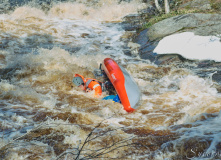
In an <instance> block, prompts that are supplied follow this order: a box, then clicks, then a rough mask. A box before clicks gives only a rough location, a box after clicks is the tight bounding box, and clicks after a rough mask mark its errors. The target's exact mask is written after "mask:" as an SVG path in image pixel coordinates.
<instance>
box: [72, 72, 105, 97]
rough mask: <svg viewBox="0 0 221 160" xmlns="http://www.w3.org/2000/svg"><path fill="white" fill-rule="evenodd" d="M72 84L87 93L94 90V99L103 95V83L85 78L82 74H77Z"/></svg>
mask: <svg viewBox="0 0 221 160" xmlns="http://www.w3.org/2000/svg"><path fill="white" fill-rule="evenodd" d="M72 82H73V83H74V84H75V85H76V86H78V87H79V88H81V89H82V90H84V91H85V92H90V91H92V90H94V91H95V93H94V97H99V96H101V94H102V87H101V82H100V81H98V80H96V79H93V78H84V77H83V76H82V75H80V74H75V75H74V78H73V80H72Z"/></svg>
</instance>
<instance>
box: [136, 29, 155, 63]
mask: <svg viewBox="0 0 221 160" xmlns="http://www.w3.org/2000/svg"><path fill="white" fill-rule="evenodd" d="M147 32H148V29H145V30H143V31H141V32H140V33H139V34H138V35H137V36H136V37H135V38H134V40H133V42H135V43H137V44H139V45H140V48H139V56H140V58H142V59H149V60H150V61H155V59H156V56H157V54H156V53H153V50H154V48H155V47H156V46H157V44H158V41H154V42H151V41H150V40H149V38H148V37H147V36H146V35H147Z"/></svg>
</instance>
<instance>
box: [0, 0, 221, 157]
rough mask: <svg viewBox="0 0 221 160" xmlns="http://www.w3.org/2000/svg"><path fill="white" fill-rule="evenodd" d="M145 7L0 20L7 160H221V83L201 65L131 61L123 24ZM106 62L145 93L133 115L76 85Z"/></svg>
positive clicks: (105, 1)
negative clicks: (75, 78) (117, 67)
mask: <svg viewBox="0 0 221 160" xmlns="http://www.w3.org/2000/svg"><path fill="white" fill-rule="evenodd" d="M6 2H8V1H5V2H4V3H6ZM144 7H145V4H143V3H141V2H139V1H131V2H122V3H120V4H119V3H117V2H115V1H110V0H101V1H97V2H96V3H95V2H93V1H83V0H82V1H80V0H79V1H77V2H54V3H53V5H51V6H50V8H49V9H48V10H44V9H42V8H40V7H39V6H38V5H37V4H36V2H35V1H31V2H29V3H27V4H24V5H21V6H18V7H16V8H15V9H13V10H7V12H5V13H2V14H0V39H1V40H0V72H1V75H0V78H1V80H0V159H4V160H23V159H31V160H33V159H36V160H40V159H44V160H50V159H113V158H115V159H154V160H162V159H171V160H172V159H194V158H195V159H204V158H205V159H206V158H207V159H220V158H221V143H220V139H221V132H220V131H221V127H220V120H221V113H219V111H220V109H221V94H220V93H219V92H218V91H217V86H218V87H219V84H215V82H213V81H212V80H211V76H200V77H199V76H198V74H196V72H197V70H192V68H193V67H194V64H185V65H184V66H185V67H182V66H179V67H178V66H176V65H174V64H171V65H165V66H158V65H156V64H153V63H151V62H150V61H148V60H143V59H141V58H139V56H131V57H130V56H128V55H125V54H124V49H125V45H126V43H125V41H130V39H131V37H130V35H131V34H134V31H125V30H124V29H123V28H122V26H121V25H120V22H121V21H122V18H123V17H124V16H126V15H128V14H133V13H136V12H137V11H138V9H141V8H144ZM129 48H131V50H132V52H136V50H134V48H133V47H130V46H129ZM135 55H136V54H135ZM107 57H111V58H113V59H114V60H116V61H117V62H118V63H119V64H121V65H122V66H123V67H124V68H125V69H126V70H127V71H128V72H129V73H130V74H131V76H132V77H133V78H134V80H135V81H136V82H137V84H138V86H139V87H140V89H141V92H142V97H141V100H140V103H139V107H138V109H137V110H136V111H135V112H133V113H127V112H126V111H125V110H124V109H123V106H122V105H121V104H119V103H113V102H112V101H110V100H109V101H108V100H106V101H104V100H102V98H103V97H105V96H106V94H105V93H103V95H102V97H101V98H94V97H93V96H92V93H84V92H82V91H81V90H79V89H78V88H77V87H76V86H74V85H73V84H72V78H73V76H74V74H75V73H78V74H82V75H84V76H85V77H91V78H94V74H93V71H94V70H95V69H97V68H99V65H100V63H102V61H103V59H104V58H107ZM188 66H189V67H188ZM215 71H216V68H211V69H210V72H211V74H212V73H215ZM207 73H208V72H207ZM202 77H206V78H202Z"/></svg>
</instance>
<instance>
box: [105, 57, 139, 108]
mask: <svg viewBox="0 0 221 160" xmlns="http://www.w3.org/2000/svg"><path fill="white" fill-rule="evenodd" d="M102 68H103V70H104V72H105V73H106V74H107V76H108V78H109V79H110V81H111V83H112V84H113V86H114V88H115V90H116V91H117V94H118V96H119V98H120V101H121V103H122V105H123V107H124V109H125V110H126V111H127V112H133V111H134V110H135V109H136V108H137V105H138V102H139V100H140V95H141V93H140V89H139V87H138V86H137V84H136V83H135V81H134V80H133V78H132V77H131V76H130V75H129V73H128V72H127V71H126V70H125V69H124V68H123V67H121V66H120V65H118V64H117V63H116V62H115V61H114V60H113V59H111V58H105V59H104V61H103V65H102Z"/></svg>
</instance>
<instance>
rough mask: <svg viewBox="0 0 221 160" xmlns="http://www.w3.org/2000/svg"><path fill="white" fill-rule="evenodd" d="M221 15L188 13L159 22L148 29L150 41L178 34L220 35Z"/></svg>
mask: <svg viewBox="0 0 221 160" xmlns="http://www.w3.org/2000/svg"><path fill="white" fill-rule="evenodd" d="M220 22H221V14H203V13H189V14H184V15H179V16H175V17H171V18H168V19H165V20H163V21H160V22H158V23H156V24H154V25H153V26H151V27H150V28H149V31H148V32H147V36H148V37H149V39H150V40H157V39H161V38H163V37H165V36H167V35H171V34H174V33H178V32H193V33H194V34H195V35H200V36H210V35H220V34H221V23H220Z"/></svg>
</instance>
